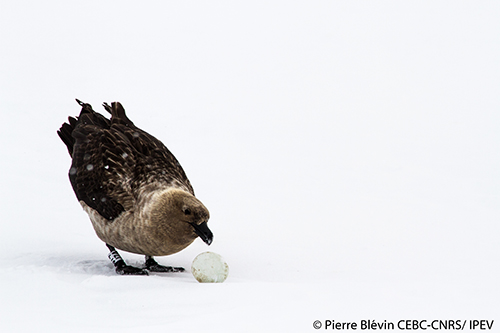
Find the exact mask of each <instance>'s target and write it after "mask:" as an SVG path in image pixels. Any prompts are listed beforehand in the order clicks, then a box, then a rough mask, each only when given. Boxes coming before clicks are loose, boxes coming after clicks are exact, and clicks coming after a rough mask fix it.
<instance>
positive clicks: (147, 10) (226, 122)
mask: <svg viewBox="0 0 500 333" xmlns="http://www.w3.org/2000/svg"><path fill="white" fill-rule="evenodd" d="M499 17H500V3H499V2H498V1H480V2H478V1H377V2H374V1H291V2H290V1H203V2H202V1H190V2H187V1H175V2H174V1H146V2H137V1H135V2H131V1H120V2H118V1H117V2H104V1H85V2H79V3H75V2H58V1H10V2H7V1H4V2H3V3H2V5H1V8H0V45H1V47H0V60H1V61H0V110H1V115H2V126H1V130H0V139H1V142H2V144H1V145H0V156H1V158H0V170H1V172H0V182H1V183H0V188H1V192H0V196H1V197H0V199H1V200H0V205H1V206H0V209H1V224H0V253H1V256H0V331H1V332H135V331H139V330H145V329H149V330H151V331H152V330H156V331H158V332H167V331H168V332H315V331H316V330H315V329H314V328H313V326H312V323H313V321H314V320H321V321H324V320H326V319H330V320H335V321H356V322H359V321H360V320H363V319H374V320H377V321H384V320H387V321H397V320H400V319H420V320H422V319H426V320H433V319H442V320H446V319H461V320H470V319H488V320H496V322H495V325H494V329H495V330H496V331H498V330H499V329H500V317H498V314H499V313H500V311H499V310H500V304H499V299H500V288H499V284H498V281H499V280H500V274H499V273H500V269H499V264H500V262H499V254H500V251H499V250H500V242H499V233H500V224H499V218H500V216H499V215H500V214H499V213H500V205H499V199H500V174H499V170H500V140H499V139H500V131H499V130H498V129H499V125H500V112H499V107H500V94H499V88H500V63H499V59H500V20H499V19H498V18H499ZM74 98H79V99H81V100H83V101H85V102H88V103H91V104H92V105H93V106H94V108H95V109H96V110H102V111H103V109H102V108H101V107H100V104H101V103H102V102H104V101H106V102H108V103H109V102H112V101H115V100H117V101H120V102H122V103H123V105H124V106H125V109H126V110H127V112H128V115H129V117H130V118H131V119H132V120H133V121H134V122H135V123H136V124H137V125H138V126H139V127H141V128H143V129H144V130H146V131H148V132H150V133H152V134H153V135H155V136H156V137H158V138H159V139H161V140H162V141H163V142H164V143H165V144H166V145H167V146H168V147H169V148H170V149H171V151H172V152H173V153H174V154H175V155H176V157H177V158H178V159H179V161H180V162H181V164H182V165H183V167H184V169H185V171H186V173H187V174H188V176H189V177H190V179H191V182H192V184H193V186H194V188H195V191H196V194H197V196H198V197H199V198H200V199H201V200H202V201H203V202H204V203H205V205H206V206H207V207H208V208H209V210H210V212H211V220H210V227H211V229H212V231H213V232H214V243H213V244H212V246H210V247H207V246H206V245H205V244H204V243H203V242H201V241H199V240H197V241H196V242H195V243H194V244H193V245H191V246H190V247H189V248H188V249H186V250H184V251H182V252H181V253H178V254H175V255H172V256H170V257H161V258H158V261H159V262H160V263H162V264H172V265H178V266H184V267H186V269H187V270H188V271H187V272H185V273H177V274H153V275H151V276H148V277H144V276H139V277H124V276H117V275H115V273H114V271H113V269H112V265H111V263H110V262H109V261H108V259H107V257H106V255H107V249H106V247H105V246H104V244H103V243H102V242H101V241H100V240H99V239H98V238H97V237H96V236H95V234H94V232H93V230H92V226H91V224H90V222H89V220H88V217H87V216H86V214H85V213H84V212H83V210H82V209H81V207H80V206H79V204H78V203H77V201H76V200H75V197H74V194H73V192H72V189H71V186H70V183H69V181H68V177H67V173H68V169H69V166H70V158H69V156H68V154H67V151H66V148H65V147H64V145H63V144H62V142H60V140H59V138H58V137H57V135H56V130H57V129H58V128H59V126H60V125H61V123H62V122H64V121H65V120H66V118H67V116H69V115H76V114H78V112H79V110H80V108H79V106H78V105H77V104H76V102H75V101H74ZM207 250H210V251H213V252H216V253H219V254H221V255H222V256H223V257H224V258H225V259H226V261H227V262H228V264H229V269H230V275H229V278H228V279H227V280H226V282H225V283H222V284H200V283H198V282H196V280H195V279H194V278H193V277H192V275H191V274H190V272H189V268H190V263H191V261H192V260H193V258H194V257H195V256H196V255H197V254H199V253H201V252H204V251H207ZM122 255H123V256H124V257H125V259H126V260H127V261H128V262H130V263H134V264H137V265H139V264H140V263H141V262H142V260H143V258H142V257H141V256H138V255H134V254H128V253H126V252H123V251H122ZM322 330H324V329H322Z"/></svg>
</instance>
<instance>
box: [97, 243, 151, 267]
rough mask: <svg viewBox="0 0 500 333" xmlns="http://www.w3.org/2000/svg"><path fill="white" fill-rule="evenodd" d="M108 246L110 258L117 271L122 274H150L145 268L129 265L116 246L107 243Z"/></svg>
mask: <svg viewBox="0 0 500 333" xmlns="http://www.w3.org/2000/svg"><path fill="white" fill-rule="evenodd" d="M106 246H107V247H108V249H109V251H110V252H109V254H108V258H109V260H111V262H112V263H113V265H114V266H115V270H116V273H118V274H120V275H149V274H148V272H147V271H146V270H145V269H142V268H137V267H134V266H129V265H127V264H126V263H125V260H123V258H122V257H121V256H120V254H119V253H118V251H116V249H115V248H114V247H112V246H111V245H109V244H106Z"/></svg>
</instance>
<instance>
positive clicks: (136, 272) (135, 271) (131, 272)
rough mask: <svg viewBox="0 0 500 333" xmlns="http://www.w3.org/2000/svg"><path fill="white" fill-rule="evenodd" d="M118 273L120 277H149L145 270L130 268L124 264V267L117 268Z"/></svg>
mask: <svg viewBox="0 0 500 333" xmlns="http://www.w3.org/2000/svg"><path fill="white" fill-rule="evenodd" d="M116 273H118V274H120V275H149V274H148V272H147V271H146V270H145V269H142V268H138V267H134V266H129V265H127V264H125V262H123V265H117V266H116Z"/></svg>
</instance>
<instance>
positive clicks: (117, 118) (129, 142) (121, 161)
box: [58, 100, 212, 256]
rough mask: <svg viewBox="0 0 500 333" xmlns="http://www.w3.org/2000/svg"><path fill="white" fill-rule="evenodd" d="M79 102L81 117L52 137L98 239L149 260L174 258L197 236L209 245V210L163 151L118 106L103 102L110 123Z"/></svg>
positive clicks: (180, 170)
mask: <svg viewBox="0 0 500 333" xmlns="http://www.w3.org/2000/svg"><path fill="white" fill-rule="evenodd" d="M77 101H78V100H77ZM78 103H79V104H80V105H81V106H82V110H81V113H80V115H79V117H78V118H76V119H75V118H73V117H69V118H68V123H64V124H63V125H62V126H61V128H60V130H59V131H58V134H59V136H60V138H61V140H62V141H63V142H64V143H65V144H66V146H67V148H68V151H69V153H70V155H71V157H72V164H71V168H70V171H69V178H70V181H71V185H72V186H73V190H74V192H75V194H76V196H77V198H78V200H79V201H80V203H81V205H82V207H83V208H84V210H85V211H86V212H87V213H88V214H89V217H90V219H91V221H92V224H93V226H94V229H95V231H96V233H97V235H98V236H99V238H100V239H101V240H103V241H104V242H106V243H107V244H108V245H111V246H112V247H116V248H119V249H123V250H126V251H129V252H134V253H140V254H145V255H147V256H155V255H167V254H171V253H175V252H178V251H180V250H182V249H183V248H185V247H186V246H188V245H189V244H191V242H192V241H193V240H194V239H195V238H196V237H197V236H200V237H201V238H202V239H203V240H204V241H205V242H207V244H210V242H211V238H212V235H211V232H210V230H209V229H208V228H207V227H206V222H207V220H208V218H209V215H208V210H207V209H206V208H205V206H203V204H202V203H201V202H200V201H199V200H198V199H197V198H195V196H194V191H193V187H192V186H191V183H190V182H189V180H188V178H187V176H186V174H185V172H184V170H183V169H182V167H181V165H180V164H179V162H178V161H177V159H176V158H175V157H174V155H172V153H171V152H170V151H169V150H168V149H167V147H165V145H164V144H163V143H161V142H160V141H159V140H158V139H156V138H155V137H153V136H152V135H150V134H148V133H146V132H145V131H143V130H141V129H139V128H138V127H136V126H135V125H134V123H133V122H132V121H130V119H128V117H127V116H126V114H125V110H124V109H123V107H122V105H121V104H120V103H118V102H115V103H112V105H111V106H109V105H107V104H106V103H105V104H104V108H105V109H106V110H107V111H108V112H109V113H111V119H109V120H108V119H107V118H105V117H104V116H102V115H101V114H99V113H97V112H95V111H94V110H92V107H91V106H90V105H89V104H86V103H82V102H80V101H78Z"/></svg>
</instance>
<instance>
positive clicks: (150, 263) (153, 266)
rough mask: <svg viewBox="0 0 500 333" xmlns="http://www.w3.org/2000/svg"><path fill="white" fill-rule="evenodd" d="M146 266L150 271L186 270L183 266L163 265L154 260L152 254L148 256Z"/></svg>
mask: <svg viewBox="0 0 500 333" xmlns="http://www.w3.org/2000/svg"><path fill="white" fill-rule="evenodd" d="M144 268H145V269H147V270H148V271H150V272H158V273H167V272H184V268H183V267H172V266H163V265H160V264H159V263H157V262H156V260H154V258H153V257H151V256H146V262H145V263H144Z"/></svg>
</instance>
